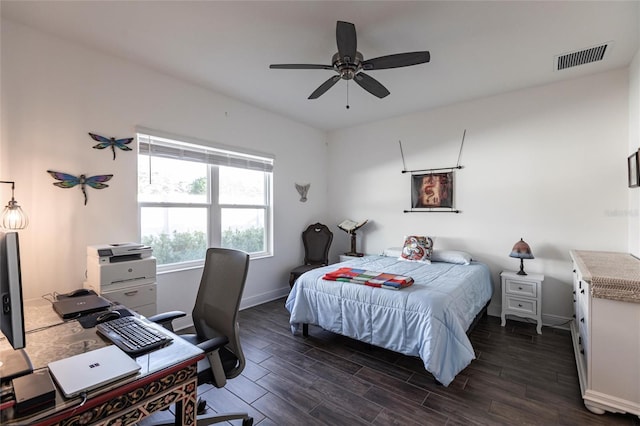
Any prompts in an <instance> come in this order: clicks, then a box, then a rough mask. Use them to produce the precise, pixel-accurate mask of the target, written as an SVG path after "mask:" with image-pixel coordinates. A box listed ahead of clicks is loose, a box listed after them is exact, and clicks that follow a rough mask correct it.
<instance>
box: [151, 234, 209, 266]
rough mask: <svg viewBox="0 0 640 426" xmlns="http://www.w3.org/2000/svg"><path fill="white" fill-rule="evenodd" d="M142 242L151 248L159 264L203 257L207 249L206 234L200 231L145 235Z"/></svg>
mask: <svg viewBox="0 0 640 426" xmlns="http://www.w3.org/2000/svg"><path fill="white" fill-rule="evenodd" d="M142 243H143V244H145V245H147V246H151V247H152V248H153V255H154V256H155V257H156V260H157V262H158V264H159V265H166V264H169V263H179V262H186V261H189V260H198V259H204V253H205V252H206V251H207V234H206V233H205V232H202V231H193V232H177V231H174V232H173V233H172V234H160V235H145V236H144V237H142Z"/></svg>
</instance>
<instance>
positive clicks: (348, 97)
mask: <svg viewBox="0 0 640 426" xmlns="http://www.w3.org/2000/svg"><path fill="white" fill-rule="evenodd" d="M347 109H349V80H347Z"/></svg>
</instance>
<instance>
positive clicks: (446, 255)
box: [431, 250, 471, 265]
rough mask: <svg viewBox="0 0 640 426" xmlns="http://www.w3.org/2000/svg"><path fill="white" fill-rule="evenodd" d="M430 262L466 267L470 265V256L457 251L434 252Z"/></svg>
mask: <svg viewBox="0 0 640 426" xmlns="http://www.w3.org/2000/svg"><path fill="white" fill-rule="evenodd" d="M431 261H432V262H446V263H456V264H458V265H468V264H469V263H471V255H470V254H469V253H467V252H464V251H458V250H434V251H433V253H432V254H431Z"/></svg>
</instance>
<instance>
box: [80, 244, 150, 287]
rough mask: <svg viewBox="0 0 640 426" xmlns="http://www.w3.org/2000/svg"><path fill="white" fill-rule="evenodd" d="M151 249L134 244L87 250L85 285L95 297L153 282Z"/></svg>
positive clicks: (93, 247) (95, 246)
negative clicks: (93, 292) (96, 293)
mask: <svg viewBox="0 0 640 426" xmlns="http://www.w3.org/2000/svg"><path fill="white" fill-rule="evenodd" d="M152 253H153V249H152V248H151V247H149V246H145V245H144V244H138V243H115V244H103V245H93V246H88V247H87V282H86V284H88V286H89V287H90V288H93V289H95V290H97V291H98V292H99V293H102V292H105V291H109V290H110V289H116V288H125V287H131V286H138V285H143V284H150V283H155V281H156V258H155V257H153V256H152Z"/></svg>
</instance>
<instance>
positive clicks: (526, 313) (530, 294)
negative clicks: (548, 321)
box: [500, 271, 544, 334]
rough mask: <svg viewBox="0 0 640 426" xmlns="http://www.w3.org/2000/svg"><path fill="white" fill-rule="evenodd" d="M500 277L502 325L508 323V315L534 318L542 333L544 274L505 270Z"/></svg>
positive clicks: (539, 331)
mask: <svg viewBox="0 0 640 426" xmlns="http://www.w3.org/2000/svg"><path fill="white" fill-rule="evenodd" d="M500 277H501V278H502V314H501V317H502V326H503V327H504V326H505V324H506V318H505V316H506V315H517V316H519V317H523V318H533V319H534V320H536V322H537V327H536V330H537V332H538V334H542V282H543V281H544V275H541V274H528V275H518V274H517V273H516V272H511V271H503V272H502V273H501V274H500Z"/></svg>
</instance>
